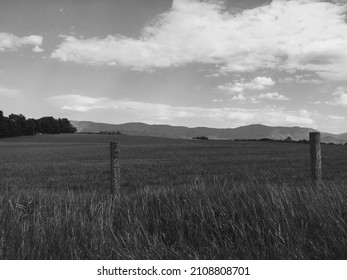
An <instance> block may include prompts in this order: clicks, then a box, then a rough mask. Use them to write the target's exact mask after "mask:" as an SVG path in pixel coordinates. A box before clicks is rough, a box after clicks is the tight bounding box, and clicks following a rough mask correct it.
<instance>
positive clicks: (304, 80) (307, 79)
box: [278, 74, 323, 84]
mask: <svg viewBox="0 0 347 280" xmlns="http://www.w3.org/2000/svg"><path fill="white" fill-rule="evenodd" d="M278 81H279V82H280V83H293V82H295V83H297V84H321V83H323V80H320V79H315V78H312V77H311V75H308V74H306V75H295V76H293V77H285V78H280V79H279V80H278Z"/></svg>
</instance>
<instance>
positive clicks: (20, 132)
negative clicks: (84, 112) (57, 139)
mask: <svg viewBox="0 0 347 280" xmlns="http://www.w3.org/2000/svg"><path fill="white" fill-rule="evenodd" d="M76 131H77V129H76V128H75V127H74V126H72V124H71V123H70V121H69V120H68V119H66V118H62V119H61V118H59V119H55V118H53V117H43V118H40V119H33V118H30V119H26V117H25V116H24V115H22V114H19V115H16V114H10V115H9V116H8V117H5V116H4V114H3V112H2V111H0V138H5V137H16V136H25V135H35V134H39V133H44V134H60V133H75V132H76Z"/></svg>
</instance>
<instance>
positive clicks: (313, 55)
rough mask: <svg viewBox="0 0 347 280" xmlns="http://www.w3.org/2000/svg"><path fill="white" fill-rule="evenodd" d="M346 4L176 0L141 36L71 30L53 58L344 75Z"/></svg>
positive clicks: (330, 76) (346, 64) (146, 67)
mask: <svg viewBox="0 0 347 280" xmlns="http://www.w3.org/2000/svg"><path fill="white" fill-rule="evenodd" d="M341 3H343V1H342V2H341ZM341 3H338V2H326V1H319V0H291V1H285V0H273V1H272V2H271V3H268V4H267V5H263V6H261V7H257V8H254V9H250V10H244V11H241V12H237V13H235V11H234V10H232V11H231V10H228V9H226V8H225V5H223V1H217V0H215V1H214V0H210V1H199V0H174V1H173V5H172V8H171V9H170V10H169V11H168V12H166V13H164V14H162V15H161V16H160V17H158V18H157V20H156V21H155V22H154V23H153V24H152V25H149V26H147V27H145V28H144V29H143V31H142V33H141V36H140V37H139V38H129V37H125V36H122V35H109V36H107V37H106V38H86V39H84V38H76V37H73V36H65V37H64V41H63V42H62V44H61V45H59V46H58V47H57V48H56V49H55V50H54V51H53V53H52V55H51V56H52V57H53V58H56V59H59V60H61V61H74V62H79V63H90V64H109V65H122V66H127V67H130V68H132V69H137V70H149V69H153V68H165V67H179V66H182V65H185V64H187V63H205V64H213V65H217V66H218V67H219V71H220V73H223V72H245V71H255V70H258V69H264V68H268V69H281V70H286V71H296V70H305V71H312V72H315V73H317V74H318V75H320V76H321V77H323V78H326V79H340V80H344V79H346V77H347V24H346V22H345V13H346V10H347V5H346V4H341Z"/></svg>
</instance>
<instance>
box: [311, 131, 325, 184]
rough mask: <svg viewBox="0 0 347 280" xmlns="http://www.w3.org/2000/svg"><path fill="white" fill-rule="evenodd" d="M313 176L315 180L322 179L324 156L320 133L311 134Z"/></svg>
mask: <svg viewBox="0 0 347 280" xmlns="http://www.w3.org/2000/svg"><path fill="white" fill-rule="evenodd" d="M310 151H311V174H312V177H313V179H315V180H320V179H321V178H322V156H321V147H320V133H319V132H310Z"/></svg>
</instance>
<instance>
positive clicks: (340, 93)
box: [326, 87, 347, 107]
mask: <svg viewBox="0 0 347 280" xmlns="http://www.w3.org/2000/svg"><path fill="white" fill-rule="evenodd" d="M332 95H333V96H335V97H334V99H333V100H332V101H328V102H326V103H327V104H329V105H335V106H344V107H347V88H344V87H338V88H337V89H336V90H335V92H333V94H332Z"/></svg>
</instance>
